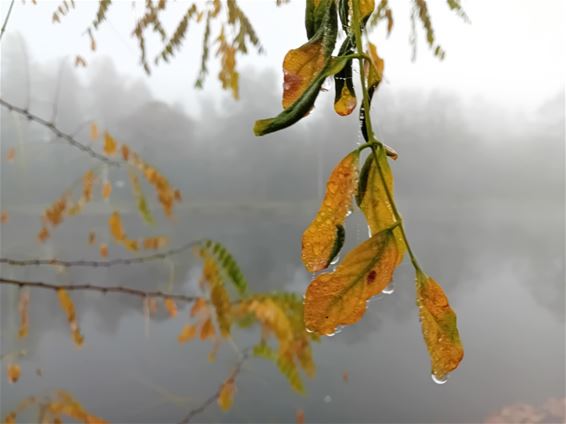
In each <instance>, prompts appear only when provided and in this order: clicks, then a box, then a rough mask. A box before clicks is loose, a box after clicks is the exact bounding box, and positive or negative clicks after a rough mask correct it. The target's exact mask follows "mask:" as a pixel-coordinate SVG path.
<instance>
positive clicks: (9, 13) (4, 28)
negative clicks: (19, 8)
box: [0, 0, 15, 40]
mask: <svg viewBox="0 0 566 424" xmlns="http://www.w3.org/2000/svg"><path fill="white" fill-rule="evenodd" d="M14 1H15V0H12V1H11V2H10V7H9V8H8V13H6V17H5V18H4V23H3V24H2V29H1V30H0V40H2V37H3V36H4V31H6V25H8V20H9V19H10V15H11V14H12V7H14Z"/></svg>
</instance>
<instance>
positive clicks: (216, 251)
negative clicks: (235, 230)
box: [197, 240, 248, 296]
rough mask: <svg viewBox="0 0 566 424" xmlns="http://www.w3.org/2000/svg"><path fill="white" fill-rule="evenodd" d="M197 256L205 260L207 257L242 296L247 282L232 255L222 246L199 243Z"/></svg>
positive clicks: (209, 242) (211, 242)
mask: <svg viewBox="0 0 566 424" xmlns="http://www.w3.org/2000/svg"><path fill="white" fill-rule="evenodd" d="M198 247H200V249H199V250H198V252H197V253H198V255H199V256H200V257H201V259H203V260H205V259H206V258H207V257H209V258H210V259H212V260H214V261H215V262H216V263H217V265H218V267H219V268H220V270H221V271H222V272H223V273H224V274H225V275H226V276H227V277H228V281H229V282H230V283H231V284H232V285H233V286H234V287H235V288H236V290H237V291H238V293H239V294H240V295H241V296H243V295H245V294H246V292H247V290H248V282H247V280H246V278H245V277H244V275H243V274H242V271H241V270H240V267H239V265H238V263H237V262H236V260H235V259H234V257H233V256H232V254H231V253H230V252H229V251H228V249H226V248H225V247H224V246H223V245H222V244H220V243H218V242H216V241H212V240H203V241H202V242H200V243H199V245H198Z"/></svg>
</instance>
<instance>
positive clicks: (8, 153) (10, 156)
mask: <svg viewBox="0 0 566 424" xmlns="http://www.w3.org/2000/svg"><path fill="white" fill-rule="evenodd" d="M15 158H16V149H15V148H13V147H10V148H8V150H7V151H6V160H7V161H8V162H12V161H13V160H14V159H15Z"/></svg>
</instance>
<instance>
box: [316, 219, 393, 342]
mask: <svg viewBox="0 0 566 424" xmlns="http://www.w3.org/2000/svg"><path fill="white" fill-rule="evenodd" d="M397 258H398V253H397V244H396V243H395V238H394V236H393V233H392V231H391V230H385V231H382V232H380V233H378V234H376V235H374V236H373V237H372V238H370V239H369V240H366V241H365V242H363V243H362V244H360V245H359V246H358V247H356V248H355V249H353V250H352V251H351V252H350V253H348V254H347V255H346V257H345V258H344V260H343V261H342V263H341V264H340V265H339V266H338V267H337V268H336V270H335V271H333V272H330V273H326V274H321V275H319V276H318V277H317V278H316V279H314V280H313V281H312V283H311V284H310V285H309V287H308V288H307V292H306V295H305V327H306V328H307V329H308V330H309V331H313V332H315V333H317V334H324V335H331V334H334V333H335V332H336V329H337V327H339V326H341V325H350V324H354V323H356V322H358V321H359V320H360V319H361V318H362V316H363V315H364V313H365V310H366V301H367V300H368V299H370V298H371V297H372V296H375V295H377V294H379V293H381V291H382V290H383V289H384V288H386V287H387V285H388V284H389V282H390V281H391V279H392V277H393V271H394V270H395V267H396V266H397Z"/></svg>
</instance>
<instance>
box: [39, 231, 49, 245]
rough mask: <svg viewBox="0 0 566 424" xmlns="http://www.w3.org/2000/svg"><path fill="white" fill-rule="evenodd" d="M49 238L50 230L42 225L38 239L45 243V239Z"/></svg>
mask: <svg viewBox="0 0 566 424" xmlns="http://www.w3.org/2000/svg"><path fill="white" fill-rule="evenodd" d="M48 238H49V230H48V229H47V228H46V227H41V230H39V233H38V234H37V239H38V240H39V241H40V242H41V243H43V242H44V241H45V240H47V239H48Z"/></svg>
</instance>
